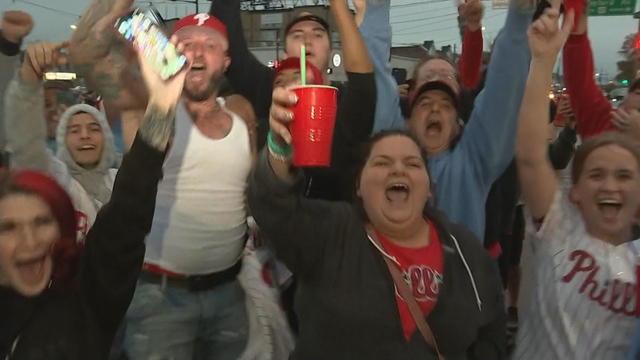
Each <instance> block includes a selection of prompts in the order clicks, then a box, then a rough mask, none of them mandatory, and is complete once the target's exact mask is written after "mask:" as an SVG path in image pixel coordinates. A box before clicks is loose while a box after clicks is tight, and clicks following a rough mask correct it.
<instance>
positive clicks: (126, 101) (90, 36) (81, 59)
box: [69, 0, 148, 111]
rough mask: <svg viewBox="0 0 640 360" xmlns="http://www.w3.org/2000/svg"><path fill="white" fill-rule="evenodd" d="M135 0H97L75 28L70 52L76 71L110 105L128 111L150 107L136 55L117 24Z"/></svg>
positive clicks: (94, 0) (90, 5)
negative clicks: (118, 29) (117, 29)
mask: <svg viewBox="0 0 640 360" xmlns="http://www.w3.org/2000/svg"><path fill="white" fill-rule="evenodd" d="M132 3H133V0H93V1H92V2H91V4H89V6H88V7H87V9H86V10H85V12H84V14H83V15H82V17H81V18H80V21H79V22H78V24H77V29H76V30H75V31H74V32H73V36H72V38H71V44H70V46H69V55H70V58H71V62H72V63H73V67H74V69H75V71H76V72H77V73H78V74H79V75H80V76H81V77H83V78H85V79H86V80H87V83H88V85H89V87H90V88H92V89H94V90H96V91H97V92H98V93H99V94H100V95H102V98H103V99H104V101H105V103H107V105H108V106H113V107H116V108H118V110H121V111H125V110H131V109H138V110H142V109H144V108H145V107H146V104H147V100H148V92H147V90H146V88H145V86H144V81H142V79H141V78H140V73H139V69H138V67H137V65H136V62H135V61H132V59H133V58H134V56H133V55H132V54H131V52H130V49H129V48H128V45H127V44H126V43H125V41H124V40H122V39H118V37H117V36H116V32H115V30H114V24H115V22H116V20H117V19H118V17H120V16H123V15H125V14H126V13H127V12H128V11H130V9H131V5H132Z"/></svg>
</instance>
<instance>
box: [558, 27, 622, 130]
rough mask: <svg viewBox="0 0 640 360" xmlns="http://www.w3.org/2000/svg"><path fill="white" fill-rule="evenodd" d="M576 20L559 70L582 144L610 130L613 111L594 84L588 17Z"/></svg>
mask: <svg viewBox="0 0 640 360" xmlns="http://www.w3.org/2000/svg"><path fill="white" fill-rule="evenodd" d="M576 20H577V21H578V24H577V26H576V31H575V32H574V33H573V34H572V35H571V36H569V40H568V41H567V44H566V45H565V46H564V51H563V53H562V55H563V58H562V68H563V73H564V83H565V86H566V87H567V93H568V94H569V96H570V99H571V107H572V108H573V112H574V114H575V116H576V120H577V122H578V123H577V126H576V129H577V130H578V134H580V136H581V137H582V138H583V140H585V139H586V138H588V137H590V136H593V135H597V134H599V133H601V132H604V131H607V130H611V129H612V128H613V124H612V123H611V110H612V109H613V108H612V106H611V104H610V103H609V100H608V99H607V98H606V96H604V94H603V93H602V90H601V89H600V87H599V86H598V84H596V79H595V66H594V64H593V51H592V50H591V44H590V42H589V37H588V36H587V20H588V17H587V15H586V14H584V15H582V16H580V18H579V19H576Z"/></svg>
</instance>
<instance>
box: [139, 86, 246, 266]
mask: <svg viewBox="0 0 640 360" xmlns="http://www.w3.org/2000/svg"><path fill="white" fill-rule="evenodd" d="M218 103H219V104H220V106H221V107H222V109H223V110H224V111H226V112H227V113H228V114H229V116H231V119H232V126H231V130H230V132H229V134H228V135H227V136H226V137H224V138H222V139H217V140H214V139H211V138H208V137H206V136H205V135H203V134H202V133H201V132H200V130H199V129H198V128H197V127H196V126H195V124H194V123H193V121H192V120H191V117H190V115H189V114H188V113H187V110H186V108H185V106H184V104H183V103H182V102H180V103H179V104H178V107H177V109H176V125H175V136H174V139H173V143H172V145H171V149H170V150H169V153H168V154H167V158H166V160H165V162H164V165H163V172H164V177H163V179H162V180H161V181H160V183H159V185H158V194H157V196H156V207H155V214H154V217H153V224H152V226H151V232H150V233H149V235H148V236H147V241H146V244H147V251H146V254H145V262H146V263H150V264H154V265H158V266H160V267H162V268H164V269H166V270H170V271H173V272H177V273H180V274H185V275H200V274H209V273H213V272H218V271H221V270H224V269H227V268H229V267H230V266H232V265H233V264H234V263H235V262H236V261H237V260H238V259H239V257H240V255H241V253H242V249H243V245H244V239H245V234H246V231H247V223H246V219H247V211H246V201H245V192H246V187H247V181H248V176H249V171H250V170H251V160H252V158H251V146H250V140H249V132H248V129H247V126H246V124H245V122H244V121H243V120H242V119H241V118H240V117H239V116H238V115H236V114H234V113H232V112H230V111H228V110H227V109H226V108H225V106H224V100H223V99H221V98H219V99H218Z"/></svg>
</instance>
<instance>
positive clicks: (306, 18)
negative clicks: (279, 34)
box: [284, 11, 329, 37]
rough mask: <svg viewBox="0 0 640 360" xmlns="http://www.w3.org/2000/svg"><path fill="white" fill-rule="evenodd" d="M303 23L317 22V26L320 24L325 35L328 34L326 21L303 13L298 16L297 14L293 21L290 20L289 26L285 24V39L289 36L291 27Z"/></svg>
mask: <svg viewBox="0 0 640 360" xmlns="http://www.w3.org/2000/svg"><path fill="white" fill-rule="evenodd" d="M303 21H314V22H317V23H318V24H320V26H322V27H323V28H324V30H325V31H326V32H327V34H329V23H327V21H326V20H325V19H323V18H321V17H320V16H318V15H314V14H312V13H310V12H306V11H303V12H301V13H299V14H297V15H296V16H295V17H294V18H293V20H291V22H289V24H287V27H286V28H285V29H284V36H285V37H286V36H287V35H289V31H291V28H292V27H293V25H295V24H297V23H299V22H303Z"/></svg>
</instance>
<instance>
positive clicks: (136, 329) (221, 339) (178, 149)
mask: <svg viewBox="0 0 640 360" xmlns="http://www.w3.org/2000/svg"><path fill="white" fill-rule="evenodd" d="M174 36H175V37H177V40H178V41H179V43H180V45H181V46H183V52H184V54H185V55H186V56H187V58H188V60H189V62H188V63H189V65H188V66H189V67H190V68H189V70H188V72H187V75H186V79H185V84H184V89H183V95H182V100H181V101H180V102H179V104H178V107H177V109H176V123H175V136H174V140H173V143H172V145H171V150H170V151H169V153H168V154H167V158H166V160H165V163H164V167H163V172H164V178H163V180H162V181H161V182H160V184H159V186H158V196H157V198H156V207H155V216H154V219H153V223H152V226H151V231H150V233H149V235H148V237H147V242H146V246H147V249H146V254H145V264H144V266H143V271H142V274H141V276H140V281H139V284H138V288H137V289H136V293H135V295H134V298H133V301H132V303H131V307H130V308H129V312H128V314H127V329H126V335H125V340H124V347H125V352H126V354H127V356H128V358H129V359H131V360H138V359H154V358H160V357H161V358H171V359H185V360H188V359H192V358H196V357H197V358H199V359H237V358H238V357H239V356H240V354H241V353H242V351H243V350H244V348H245V345H246V341H247V329H248V323H247V314H246V311H245V300H244V299H245V294H244V292H243V289H242V287H241V286H240V284H239V282H238V281H237V279H236V276H237V275H238V273H239V271H240V266H241V261H240V260H241V256H242V250H243V248H244V243H245V238H246V233H247V223H246V218H247V212H246V207H245V188H246V186H247V177H248V175H249V171H250V169H251V165H252V161H253V150H252V145H251V140H250V136H249V129H248V126H247V125H246V124H245V122H244V121H243V120H242V119H241V118H240V117H239V116H238V115H237V114H235V113H233V112H231V111H229V110H228V109H227V107H226V106H225V102H224V100H223V99H222V98H219V97H218V96H217V95H218V86H219V84H220V82H221V79H222V75H223V74H224V71H225V70H226V68H227V67H228V66H229V63H230V59H229V57H228V55H227V49H228V42H227V30H226V27H225V26H224V25H223V24H222V23H221V22H220V21H218V20H217V19H216V18H215V17H213V16H211V15H208V14H195V15H189V16H187V17H185V18H183V19H181V20H180V21H179V22H178V23H177V24H176V26H175V29H174ZM196 344H197V345H196ZM195 354H197V355H195Z"/></svg>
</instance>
